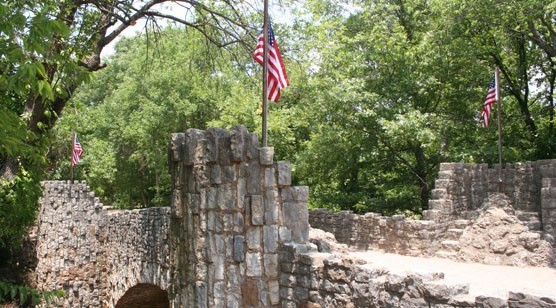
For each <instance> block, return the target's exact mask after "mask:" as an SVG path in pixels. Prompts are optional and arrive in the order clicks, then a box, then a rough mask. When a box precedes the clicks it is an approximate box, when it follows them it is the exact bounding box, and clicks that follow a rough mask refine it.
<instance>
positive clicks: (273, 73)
mask: <svg viewBox="0 0 556 308" xmlns="http://www.w3.org/2000/svg"><path fill="white" fill-rule="evenodd" d="M268 40H269V46H268V76H267V78H268V80H267V92H268V96H267V97H268V99H269V100H271V101H273V102H278V99H279V98H280V89H283V88H285V87H287V86H289V85H290V82H289V81H288V75H287V74H286V68H285V66H284V61H283V60H282V55H281V54H280V49H279V48H278V43H277V42H276V38H275V37H274V32H273V31H272V27H271V26H270V23H269V24H268ZM253 58H254V59H255V61H257V62H258V63H259V64H260V65H261V66H262V65H263V62H264V33H261V35H260V36H259V39H258V42H257V48H256V49H255V54H254V55H253Z"/></svg>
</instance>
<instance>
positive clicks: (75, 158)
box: [71, 133, 83, 166]
mask: <svg viewBox="0 0 556 308" xmlns="http://www.w3.org/2000/svg"><path fill="white" fill-rule="evenodd" d="M81 154H83V149H82V148H81V143H79V139H77V134H76V133H73V151H72V153H71V165H72V166H75V165H77V164H79V157H81Z"/></svg>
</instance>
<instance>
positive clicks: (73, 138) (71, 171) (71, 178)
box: [70, 131, 75, 183]
mask: <svg viewBox="0 0 556 308" xmlns="http://www.w3.org/2000/svg"><path fill="white" fill-rule="evenodd" d="M74 146H75V131H73V134H72V139H71V159H72V160H71V161H70V166H71V167H70V180H71V183H73V147H74Z"/></svg>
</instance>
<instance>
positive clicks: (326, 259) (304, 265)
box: [280, 244, 554, 308]
mask: <svg viewBox="0 0 556 308" xmlns="http://www.w3.org/2000/svg"><path fill="white" fill-rule="evenodd" d="M306 250H307V248H306V246H305V245H299V244H287V245H285V246H284V247H283V249H282V251H281V252H280V299H281V303H282V307H288V308H289V307H292V308H293V307H311V308H321V307H492V308H502V307H512V308H530V307H553V305H554V299H550V298H540V297H536V296H531V295H527V294H523V293H512V292H510V293H509V296H508V298H507V299H501V298H494V297H485V296H478V297H475V298H472V297H470V296H468V292H469V286H468V285H461V284H448V283H446V282H444V281H443V278H444V274H442V273H431V274H417V273H411V274H405V275H398V274H393V273H390V272H388V271H387V270H385V269H380V268H371V267H368V266H365V265H364V262H359V261H358V260H357V259H350V258H347V257H341V258H340V257H337V256H334V255H331V254H328V253H317V252H307V251H306Z"/></svg>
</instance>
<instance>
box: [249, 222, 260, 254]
mask: <svg viewBox="0 0 556 308" xmlns="http://www.w3.org/2000/svg"><path fill="white" fill-rule="evenodd" d="M261 229H262V227H247V228H246V232H245V237H246V241H247V248H249V249H251V250H259V249H261V248H262V246H261Z"/></svg>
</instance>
